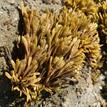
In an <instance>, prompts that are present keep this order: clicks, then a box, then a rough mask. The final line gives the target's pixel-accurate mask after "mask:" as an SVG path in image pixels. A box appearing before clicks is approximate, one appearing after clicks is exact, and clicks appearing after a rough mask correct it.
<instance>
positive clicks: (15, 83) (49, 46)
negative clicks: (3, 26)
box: [5, 4, 101, 102]
mask: <svg viewBox="0 0 107 107" xmlns="http://www.w3.org/2000/svg"><path fill="white" fill-rule="evenodd" d="M21 12H22V16H23V20H24V25H25V26H24V29H25V34H24V35H21V36H20V37H19V39H18V41H17V44H18V48H19V49H20V45H19V43H20V44H22V45H23V46H24V49H25V53H24V58H23V59H19V58H17V59H16V60H10V62H11V64H12V68H13V69H12V70H11V71H10V72H5V75H6V77H7V78H8V79H10V81H11V84H12V90H13V91H15V90H17V91H19V92H20V96H22V95H24V96H26V102H30V101H32V100H33V99H37V98H38V96H39V95H40V94H41V91H42V90H45V91H46V92H49V93H52V92H56V90H57V89H58V88H60V87H61V86H62V85H63V84H66V82H67V79H66V78H70V79H72V78H75V79H77V80H78V79H79V78H80V75H81V70H82V68H83V66H84V65H85V64H86V63H87V61H88V64H89V65H90V67H91V68H92V70H93V72H97V70H98V68H99V62H100V59H101V50H100V44H99V36H98V33H97V30H96V28H97V24H96V23H94V22H92V21H91V20H90V18H88V17H87V16H86V15H85V13H84V12H82V11H69V9H68V8H66V7H64V8H63V9H62V10H60V13H59V14H57V15H56V14H55V13H53V12H51V11H46V12H44V13H43V14H42V15H40V14H39V12H37V11H36V10H32V9H29V8H28V7H27V6H24V4H22V5H21Z"/></svg>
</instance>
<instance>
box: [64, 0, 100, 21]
mask: <svg viewBox="0 0 107 107" xmlns="http://www.w3.org/2000/svg"><path fill="white" fill-rule="evenodd" d="M64 5H66V7H68V8H72V10H75V11H78V10H79V11H80V10H81V11H82V12H83V13H85V15H86V16H87V17H90V18H91V19H92V20H94V21H95V20H96V18H97V11H98V6H97V4H96V3H95V2H94V1H93V0H64Z"/></svg>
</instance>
